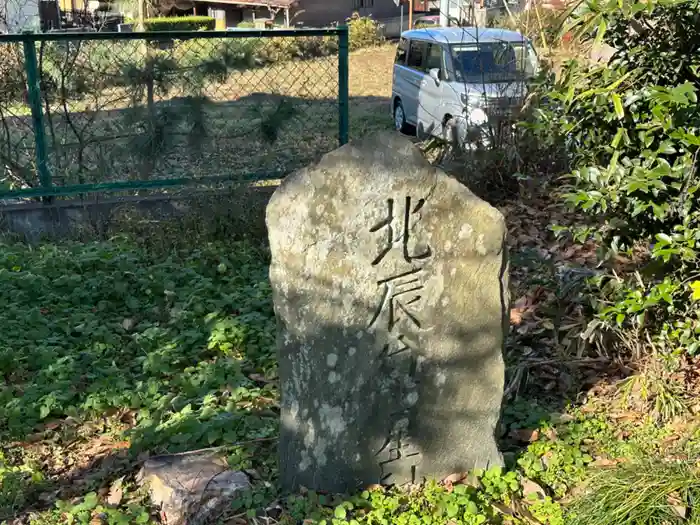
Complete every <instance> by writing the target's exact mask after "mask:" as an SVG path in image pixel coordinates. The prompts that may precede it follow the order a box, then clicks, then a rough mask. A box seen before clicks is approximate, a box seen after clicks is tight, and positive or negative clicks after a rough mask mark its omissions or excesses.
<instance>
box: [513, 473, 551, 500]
mask: <svg viewBox="0 0 700 525" xmlns="http://www.w3.org/2000/svg"><path fill="white" fill-rule="evenodd" d="M520 485H521V486H522V488H523V496H525V499H535V498H536V499H544V498H545V496H546V495H547V494H546V493H545V491H544V489H543V488H542V487H541V486H539V485H538V484H537V483H535V482H534V481H532V480H531V479H528V478H523V480H522V481H521V482H520Z"/></svg>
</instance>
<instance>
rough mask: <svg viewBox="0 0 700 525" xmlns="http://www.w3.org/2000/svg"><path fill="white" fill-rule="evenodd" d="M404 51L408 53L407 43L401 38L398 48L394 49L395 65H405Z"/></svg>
mask: <svg viewBox="0 0 700 525" xmlns="http://www.w3.org/2000/svg"><path fill="white" fill-rule="evenodd" d="M406 51H408V41H407V40H406V39H405V38H402V39H401V40H400V41H399V47H398V48H397V49H396V59H395V60H394V63H395V64H399V65H404V64H405V63H406V54H407V53H406Z"/></svg>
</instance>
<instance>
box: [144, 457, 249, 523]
mask: <svg viewBox="0 0 700 525" xmlns="http://www.w3.org/2000/svg"><path fill="white" fill-rule="evenodd" d="M138 481H139V483H142V484H147V485H148V487H149V489H150V494H151V501H152V502H153V503H154V505H156V506H159V507H160V509H161V518H162V519H163V522H164V523H167V524H168V525H185V524H186V525H196V524H198V523H204V522H206V520H207V519H208V518H210V517H211V516H212V515H215V514H216V512H217V511H219V510H222V509H225V508H226V507H227V506H228V505H229V504H230V502H231V501H232V500H234V499H236V497H237V495H238V494H239V493H240V492H242V491H245V490H247V489H249V488H250V482H249V481H248V476H246V475H245V474H244V473H243V472H237V471H233V470H228V468H227V464H226V460H225V459H224V458H222V457H220V456H218V455H216V454H210V453H201V454H185V455H180V456H178V455H169V456H160V457H157V458H152V459H149V460H147V461H146V462H145V463H144V466H143V469H142V470H141V472H139V475H138Z"/></svg>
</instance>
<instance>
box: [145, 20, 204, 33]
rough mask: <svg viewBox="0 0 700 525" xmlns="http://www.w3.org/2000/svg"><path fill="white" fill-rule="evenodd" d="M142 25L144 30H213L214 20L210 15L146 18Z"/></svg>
mask: <svg viewBox="0 0 700 525" xmlns="http://www.w3.org/2000/svg"><path fill="white" fill-rule="evenodd" d="M144 26H145V29H146V31H202V30H213V29H214V27H215V26H216V20H214V18H212V17H211V16H177V17H162V18H147V19H146V20H144Z"/></svg>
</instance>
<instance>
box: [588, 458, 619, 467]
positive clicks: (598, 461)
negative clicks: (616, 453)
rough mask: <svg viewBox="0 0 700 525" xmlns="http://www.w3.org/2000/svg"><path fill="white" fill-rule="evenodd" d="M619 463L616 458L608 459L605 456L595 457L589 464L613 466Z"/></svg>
mask: <svg viewBox="0 0 700 525" xmlns="http://www.w3.org/2000/svg"><path fill="white" fill-rule="evenodd" d="M618 463H619V461H618V460H616V459H610V458H606V457H602V456H601V457H597V458H596V459H595V461H594V462H593V463H591V466H593V467H601V468H602V467H613V466H615V465H617V464H618Z"/></svg>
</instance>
